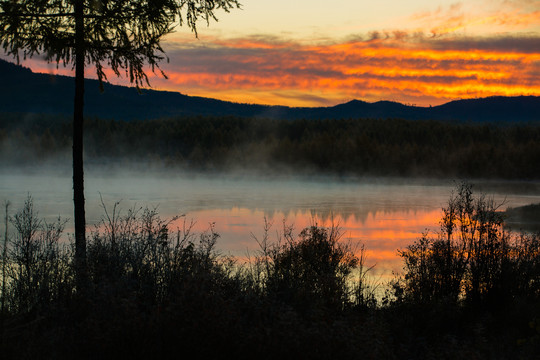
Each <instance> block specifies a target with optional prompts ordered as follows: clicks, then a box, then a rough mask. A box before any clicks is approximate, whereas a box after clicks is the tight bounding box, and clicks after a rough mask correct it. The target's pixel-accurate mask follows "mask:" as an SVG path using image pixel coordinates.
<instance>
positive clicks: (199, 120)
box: [0, 114, 540, 180]
mask: <svg viewBox="0 0 540 360" xmlns="http://www.w3.org/2000/svg"><path fill="white" fill-rule="evenodd" d="M0 120H1V121H0V124H2V125H1V126H0V158H1V159H2V162H3V163H4V164H15V165H17V166H20V165H21V164H24V163H30V164H39V163H42V162H43V161H46V160H48V159H52V158H55V157H56V156H65V157H66V161H65V162H66V163H69V161H68V159H69V153H70V150H71V140H70V139H71V138H70V137H71V133H72V130H71V124H70V121H69V119H68V118H65V119H62V118H59V117H58V116H45V115H42V116H38V115H21V114H0ZM85 126H86V128H85V130H84V131H85V136H86V138H85V144H86V146H85V149H86V159H87V160H88V161H89V162H101V163H103V162H107V161H111V160H113V161H114V160H117V161H119V162H121V163H126V162H129V161H130V160H131V161H132V162H133V163H141V161H142V160H146V161H149V162H152V163H154V164H160V165H163V166H169V167H181V168H187V169H193V170H211V171H223V170H229V169H256V170H259V171H263V172H264V171H269V170H270V169H271V170H272V171H276V170H277V171H278V172H279V171H285V170H290V169H294V171H296V172H306V173H310V172H316V173H318V174H320V173H323V174H324V173H325V174H332V175H335V174H338V175H360V176H362V175H373V176H427V177H460V178H472V177H477V178H478V177H482V178H506V179H520V180H524V179H540V167H538V166H535V164H539V163H540V126H538V125H534V124H530V125H527V124H516V125H493V124H466V123H450V122H439V121H407V120H399V119H341V120H335V119H333V120H270V119H248V118H235V117H183V118H168V119H161V120H148V121H134V122H124V121H110V120H100V119H87V120H86V122H85ZM35 154H39V155H38V157H37V158H36V157H35Z"/></svg>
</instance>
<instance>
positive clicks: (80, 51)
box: [73, 0, 86, 291]
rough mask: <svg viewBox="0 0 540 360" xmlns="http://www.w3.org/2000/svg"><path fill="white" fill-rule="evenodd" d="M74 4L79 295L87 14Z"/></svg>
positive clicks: (80, 287)
mask: <svg viewBox="0 0 540 360" xmlns="http://www.w3.org/2000/svg"><path fill="white" fill-rule="evenodd" d="M83 5H84V1H83V0H77V1H76V2H75V101H74V111H73V202H74V209H75V210H74V211H75V272H76V273H75V276H76V285H77V290H78V291H83V289H84V287H85V283H86V219H85V213H84V171H83V125H84V124H83V110H84V58H85V44H84V11H83Z"/></svg>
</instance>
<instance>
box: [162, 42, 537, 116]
mask: <svg viewBox="0 0 540 360" xmlns="http://www.w3.org/2000/svg"><path fill="white" fill-rule="evenodd" d="M538 41H540V39H539V38H538V37H523V38H513V37H496V38H481V39H474V38H465V37H461V38H444V39H439V38H428V37H424V36H418V35H414V34H413V35H409V34H407V33H399V34H397V35H395V34H383V35H381V34H372V35H371V38H368V39H355V40H350V41H346V42H342V43H330V44H320V45H319V44H311V45H305V44H300V43H294V42H291V41H283V42H279V41H278V40H276V39H275V38H271V39H265V38H264V37H254V38H247V39H232V40H229V41H224V40H219V41H215V42H208V43H206V44H205V46H204V47H201V46H196V47H192V48H182V49H181V50H178V51H176V50H175V49H174V47H172V48H171V51H168V53H169V56H170V58H171V63H170V64H168V65H167V66H164V69H165V71H166V72H167V74H168V75H169V80H168V83H167V82H164V81H162V80H159V79H153V80H154V82H155V83H156V84H157V86H158V87H162V86H165V87H167V88H168V89H180V90H182V89H185V91H183V92H186V93H189V94H194V93H196V94H197V95H202V96H214V97H218V98H224V97H225V98H228V99H230V100H236V101H240V102H246V100H245V99H246V98H249V96H250V95H249V94H250V93H256V94H259V95H261V94H264V98H265V100H266V103H269V104H281V105H292V106H320V105H321V104H322V105H326V104H324V103H321V99H332V100H333V101H335V102H334V103H336V102H341V101H346V100H350V99H351V98H360V99H364V100H379V99H386V100H397V101H401V102H414V103H417V104H421V105H428V104H440V103H444V102H446V101H449V100H452V99H456V98H472V97H484V96H493V95H507V96H514V95H540V75H539V74H540V51H539V50H538V47H537V46H536V47H534V46H532V45H533V44H534V43H536V44H538ZM229 92H232V93H234V94H236V95H234V96H231V93H229ZM295 94H296V95H295ZM301 94H308V95H310V96H309V97H307V98H305V97H303V96H301ZM295 96H298V98H297V99H295ZM231 97H232V99H231ZM284 100H288V101H286V102H284ZM323 102H324V101H323Z"/></svg>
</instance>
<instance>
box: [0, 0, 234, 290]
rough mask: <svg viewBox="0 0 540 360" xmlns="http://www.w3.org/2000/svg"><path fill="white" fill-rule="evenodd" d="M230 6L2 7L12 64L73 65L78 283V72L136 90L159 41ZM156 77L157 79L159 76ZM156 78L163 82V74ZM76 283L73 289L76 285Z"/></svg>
mask: <svg viewBox="0 0 540 360" xmlns="http://www.w3.org/2000/svg"><path fill="white" fill-rule="evenodd" d="M239 6H240V4H239V3H238V1H237V0H148V1H138V0H115V1H112V0H18V1H13V0H3V1H1V2H0V42H1V44H2V47H3V49H4V51H5V52H7V53H8V54H10V55H13V56H14V57H15V58H16V59H17V61H19V59H20V55H21V53H22V55H23V58H27V57H32V56H34V55H44V56H45V58H46V60H47V61H50V62H56V63H57V64H60V63H62V64H63V65H67V64H73V66H74V68H75V99H74V114H73V194H74V209H75V210H74V212H75V248H76V251H75V252H76V254H75V266H76V268H77V274H78V278H79V281H80V280H81V279H82V278H81V276H82V275H83V274H84V273H85V268H86V235H85V228H86V221H85V209H84V173H83V107H84V76H85V66H86V65H92V66H94V67H95V69H96V73H97V77H98V79H99V80H100V84H101V83H102V81H103V80H106V75H105V72H104V64H106V65H108V66H109V67H110V68H111V69H112V71H113V72H114V73H115V74H116V75H117V76H119V75H120V73H121V72H122V71H123V72H125V74H126V76H127V77H128V78H129V80H130V82H131V83H135V85H137V87H139V86H140V85H143V84H144V83H146V84H148V77H147V75H146V73H145V66H146V65H149V66H150V68H151V69H152V71H154V70H155V69H156V68H158V69H159V67H158V63H159V62H160V61H161V60H163V59H164V58H165V56H164V51H163V49H162V47H161V45H160V41H161V39H162V38H163V36H164V35H166V34H168V33H170V32H171V31H172V29H173V28H174V26H175V25H176V24H180V25H182V24H184V23H185V24H187V26H188V27H189V28H190V29H191V30H192V31H194V32H195V34H197V28H196V24H197V21H198V20H201V19H202V20H205V21H206V22H207V23H208V22H209V21H210V19H214V20H216V17H215V10H216V9H223V10H225V11H227V12H228V11H229V10H230V9H232V8H234V7H239ZM161 73H162V74H163V72H161ZM163 75H164V74H163ZM80 284H81V283H80V282H79V285H80Z"/></svg>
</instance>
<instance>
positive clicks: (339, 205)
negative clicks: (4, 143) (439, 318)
mask: <svg viewBox="0 0 540 360" xmlns="http://www.w3.org/2000/svg"><path fill="white" fill-rule="evenodd" d="M27 170H28V169H27ZM141 174H142V175H141ZM0 180H1V181H0V198H1V199H2V200H9V201H10V202H11V204H12V206H11V209H10V214H13V213H14V212H15V211H16V210H18V209H20V208H21V207H22V205H23V203H24V200H25V199H26V197H27V196H28V194H30V195H31V196H32V197H33V199H34V206H35V209H36V210H37V211H38V212H39V217H40V218H43V219H45V220H46V221H53V220H54V219H56V218H57V217H58V216H61V217H62V218H64V219H65V218H67V219H69V222H68V224H67V226H66V232H67V233H68V234H71V233H73V225H72V219H73V203H72V198H73V194H72V179H71V173H70V171H68V170H67V169H63V170H61V169H60V170H58V169H57V170H54V171H50V170H46V169H45V168H42V169H36V168H34V169H31V171H22V170H19V171H15V170H13V169H10V170H6V169H3V170H1V171H0ZM457 182H458V180H454V179H447V180H421V179H406V178H394V179H388V178H333V177H323V176H302V177H299V176H297V177H292V176H291V177H284V176H280V177H278V176H269V175H268V174H265V175H260V174H259V175H255V174H250V175H246V174H242V173H228V174H223V173H222V174H211V173H194V172H182V171H165V170H163V169H161V170H156V169H150V168H149V171H148V172H142V171H141V169H140V168H139V169H130V170H118V169H117V168H116V167H115V168H106V167H102V166H100V167H97V166H92V165H90V166H88V168H87V170H86V172H85V195H86V218H87V224H88V226H89V230H92V229H93V226H94V225H96V224H98V223H99V221H100V219H101V218H102V216H103V215H104V210H103V208H102V205H101V199H103V201H104V203H105V205H106V206H107V208H108V209H109V210H112V207H113V206H114V203H115V202H118V201H119V202H120V205H119V208H120V209H121V211H122V213H124V214H125V213H126V211H127V210H128V209H129V208H140V207H143V208H144V207H149V208H157V210H158V212H159V215H160V217H161V218H164V219H170V218H172V217H174V216H175V215H185V217H184V218H181V219H180V220H178V221H177V222H176V223H173V224H172V229H173V230H174V229H175V228H176V227H181V226H182V221H183V220H184V219H185V220H186V221H188V222H190V221H191V220H193V221H194V222H195V226H194V230H195V231H197V232H202V231H205V230H207V229H208V228H209V227H210V224H213V226H214V229H215V231H217V233H219V235H220V239H219V240H218V244H217V247H218V248H219V249H220V250H221V251H222V252H223V253H225V254H231V255H234V256H237V257H240V258H243V257H246V256H247V254H248V253H253V252H254V251H257V250H258V245H257V242H256V240H255V239H254V236H255V237H258V238H261V237H262V235H263V229H264V221H265V219H267V220H268V221H269V222H270V223H271V224H272V227H271V230H270V236H271V240H276V239H277V238H278V237H279V234H280V232H281V231H282V229H283V223H286V224H288V225H293V226H294V228H295V232H296V233H299V232H300V231H301V230H302V229H303V228H304V227H306V226H310V225H313V224H317V225H321V226H330V225H331V224H332V223H334V224H337V225H339V226H340V228H341V230H342V233H343V237H344V238H346V239H351V240H352V241H353V242H356V243H358V244H364V245H365V247H366V249H367V251H368V252H367V255H368V260H367V263H368V265H373V264H376V272H377V273H379V274H381V275H382V276H387V275H389V274H390V273H391V271H392V270H394V271H399V270H400V268H401V260H400V259H399V258H398V257H397V252H396V250H397V249H399V248H402V247H404V246H406V245H408V244H410V243H411V242H412V241H414V240H415V239H416V238H417V237H419V236H420V235H421V234H422V232H425V231H426V230H429V231H432V232H433V231H437V230H438V229H439V219H440V216H441V208H442V207H444V206H446V203H447V201H448V198H449V197H450V195H451V192H452V190H453V188H454V187H455V185H456V183H457ZM473 184H474V188H473V190H475V192H484V193H486V194H487V195H490V196H491V195H492V196H493V197H494V200H495V201H496V203H502V204H503V205H502V206H501V210H504V209H506V208H507V207H519V206H523V205H527V204H531V203H540V182H510V181H476V182H474V181H473Z"/></svg>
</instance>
